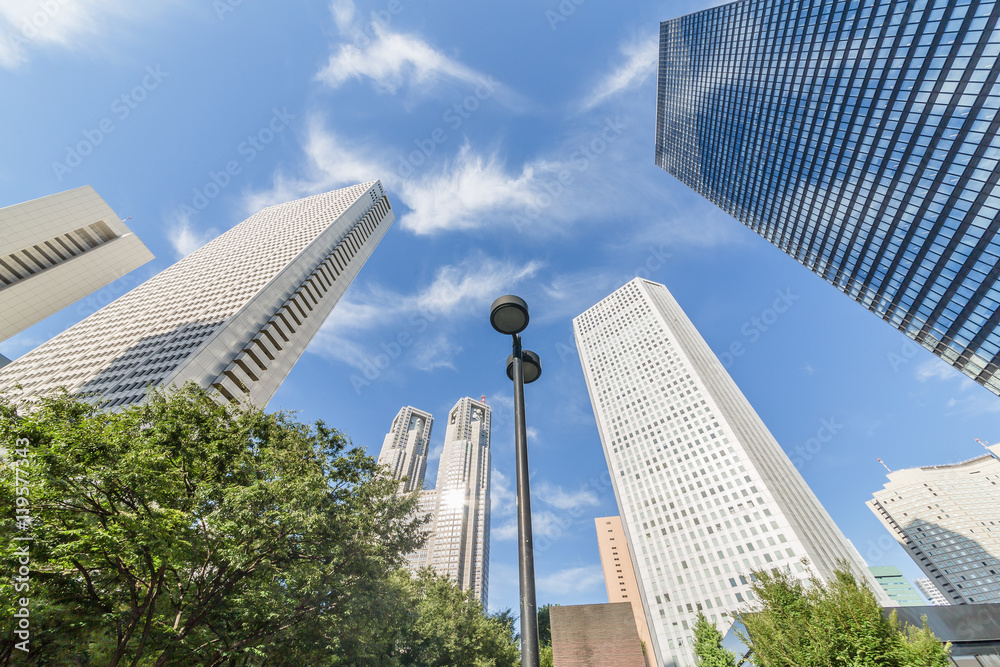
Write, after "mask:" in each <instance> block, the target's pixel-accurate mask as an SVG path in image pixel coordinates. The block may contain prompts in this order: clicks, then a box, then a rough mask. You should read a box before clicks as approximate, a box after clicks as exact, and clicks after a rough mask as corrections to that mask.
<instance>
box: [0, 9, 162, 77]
mask: <svg viewBox="0 0 1000 667" xmlns="http://www.w3.org/2000/svg"><path fill="white" fill-rule="evenodd" d="M169 4H172V3H169V2H167V3H162V4H161V5H159V6H160V7H162V6H164V5H169ZM156 8H157V5H149V6H147V5H145V4H142V5H136V4H135V3H129V2H123V1H120V0H73V1H72V2H69V1H67V0H50V1H49V2H40V1H39V0H0V67H5V68H8V69H13V68H16V67H18V66H19V65H22V64H24V63H26V62H27V61H28V60H29V54H30V51H31V50H33V49H38V48H48V47H53V46H54V47H59V48H63V49H68V50H78V49H82V48H85V47H86V48H88V49H93V48H95V47H99V46H100V45H101V44H104V43H107V39H106V35H105V34H104V33H106V32H107V31H108V29H109V26H112V25H114V24H115V21H116V20H118V19H121V18H123V17H127V16H135V17H139V16H143V17H145V18H148V16H149V13H150V12H151V11H156Z"/></svg>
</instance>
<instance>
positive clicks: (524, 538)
mask: <svg viewBox="0 0 1000 667" xmlns="http://www.w3.org/2000/svg"><path fill="white" fill-rule="evenodd" d="M490 324H492V325H493V328H494V329H496V330H497V331H499V332H500V333H502V334H507V335H510V336H511V337H512V338H513V347H514V351H513V352H512V353H511V355H510V356H509V357H507V377H509V378H510V379H511V380H513V381H514V449H515V451H516V456H517V471H516V476H517V562H518V574H519V584H520V590H521V666H522V667H538V609H537V607H536V604H535V554H534V551H533V550H532V546H531V491H530V490H529V488H528V439H527V432H526V428H525V425H524V385H525V384H526V383H531V382H534V381H535V380H537V379H538V377H539V376H540V375H541V374H542V362H541V360H539V358H538V355H537V354H535V353H534V352H531V351H529V350H522V349H521V336H520V335H519V334H520V333H521V332H522V331H524V329H525V327H527V326H528V304H526V303H525V302H524V299H521V298H519V297H516V296H513V295H507V296H502V297H500V298H499V299H497V300H496V301H494V302H493V306H492V307H491V308H490Z"/></svg>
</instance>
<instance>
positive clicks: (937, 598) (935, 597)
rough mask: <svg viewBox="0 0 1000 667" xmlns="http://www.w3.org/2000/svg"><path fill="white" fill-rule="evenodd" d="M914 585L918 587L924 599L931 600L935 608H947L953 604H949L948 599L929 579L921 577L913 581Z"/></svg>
mask: <svg viewBox="0 0 1000 667" xmlns="http://www.w3.org/2000/svg"><path fill="white" fill-rule="evenodd" d="M913 585H914V586H916V587H917V590H919V591H920V592H921V593H923V594H924V597H925V598H927V599H928V600H930V602H931V604H932V605H934V606H935V607H947V606H948V605H950V604H951V603H950V602H948V598H946V597H945V596H944V593H942V592H941V591H940V590H938V587H937V586H935V585H934V584H933V583H931V580H930V579H928V578H927V577H920V578H919V579H914V580H913Z"/></svg>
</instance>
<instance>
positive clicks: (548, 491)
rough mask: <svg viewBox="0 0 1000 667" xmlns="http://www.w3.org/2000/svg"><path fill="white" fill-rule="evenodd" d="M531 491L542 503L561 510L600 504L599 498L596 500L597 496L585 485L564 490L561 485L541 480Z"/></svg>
mask: <svg viewBox="0 0 1000 667" xmlns="http://www.w3.org/2000/svg"><path fill="white" fill-rule="evenodd" d="M533 491H534V493H533V495H534V496H536V497H537V498H538V499H539V500H541V501H542V502H543V503H546V504H548V505H552V506H553V507H558V508H559V509H561V510H570V509H577V508H580V507H596V506H597V505H600V500H598V498H597V496H596V495H595V494H594V493H593V492H592V491H590V490H589V489H587V488H585V487H584V488H581V489H579V490H577V491H566V490H565V489H563V488H562V487H561V486H556V485H552V484H549V483H548V482H541V483H540V484H538V485H536V487H535V489H533Z"/></svg>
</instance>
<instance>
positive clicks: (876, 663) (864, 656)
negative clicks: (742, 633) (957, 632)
mask: <svg viewBox="0 0 1000 667" xmlns="http://www.w3.org/2000/svg"><path fill="white" fill-rule="evenodd" d="M751 588H752V590H753V592H754V594H755V595H756V596H757V598H758V599H759V600H760V602H761V604H762V605H763V607H762V609H760V610H753V611H747V612H744V613H742V614H741V615H740V620H741V621H742V622H743V624H744V626H745V627H746V630H747V636H746V637H744V638H743V639H744V641H746V642H747V644H748V646H749V647H750V649H751V650H752V656H751V660H752V661H753V662H754V664H756V665H758V667H813V666H816V667H828V666H829V667H841V666H844V667H848V666H850V667H937V666H938V665H941V666H942V667H943V666H944V665H948V664H950V662H949V659H948V652H949V647H948V645H947V644H946V645H942V644H941V643H940V642H939V641H938V640H937V638H935V637H934V635H933V634H932V633H931V632H930V630H929V629H928V628H927V625H926V619H925V622H924V627H923V628H919V629H918V628H913V627H912V626H906V627H905V628H900V625H899V622H898V620H897V618H896V614H895V612H893V613H892V614H891V615H890V616H889V617H888V618H887V617H886V616H884V615H883V613H882V608H881V606H880V605H879V604H878V601H877V599H876V598H875V595H874V594H873V593H872V592H871V590H869V589H868V588H867V587H866V586H865V585H863V584H859V583H858V581H857V579H855V577H854V576H853V575H852V574H851V573H850V571H849V570H848V569H847V567H846V565H843V564H842V566H841V569H839V570H838V571H837V572H836V573H835V576H834V578H833V579H832V580H831V581H829V582H827V583H826V584H824V583H823V582H821V581H819V580H818V579H815V578H814V579H811V580H810V581H809V582H803V581H802V580H800V579H795V578H793V577H792V576H791V575H790V574H789V573H787V572H785V571H782V570H775V571H773V572H766V571H756V572H754V582H753V584H752V586H751Z"/></svg>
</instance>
